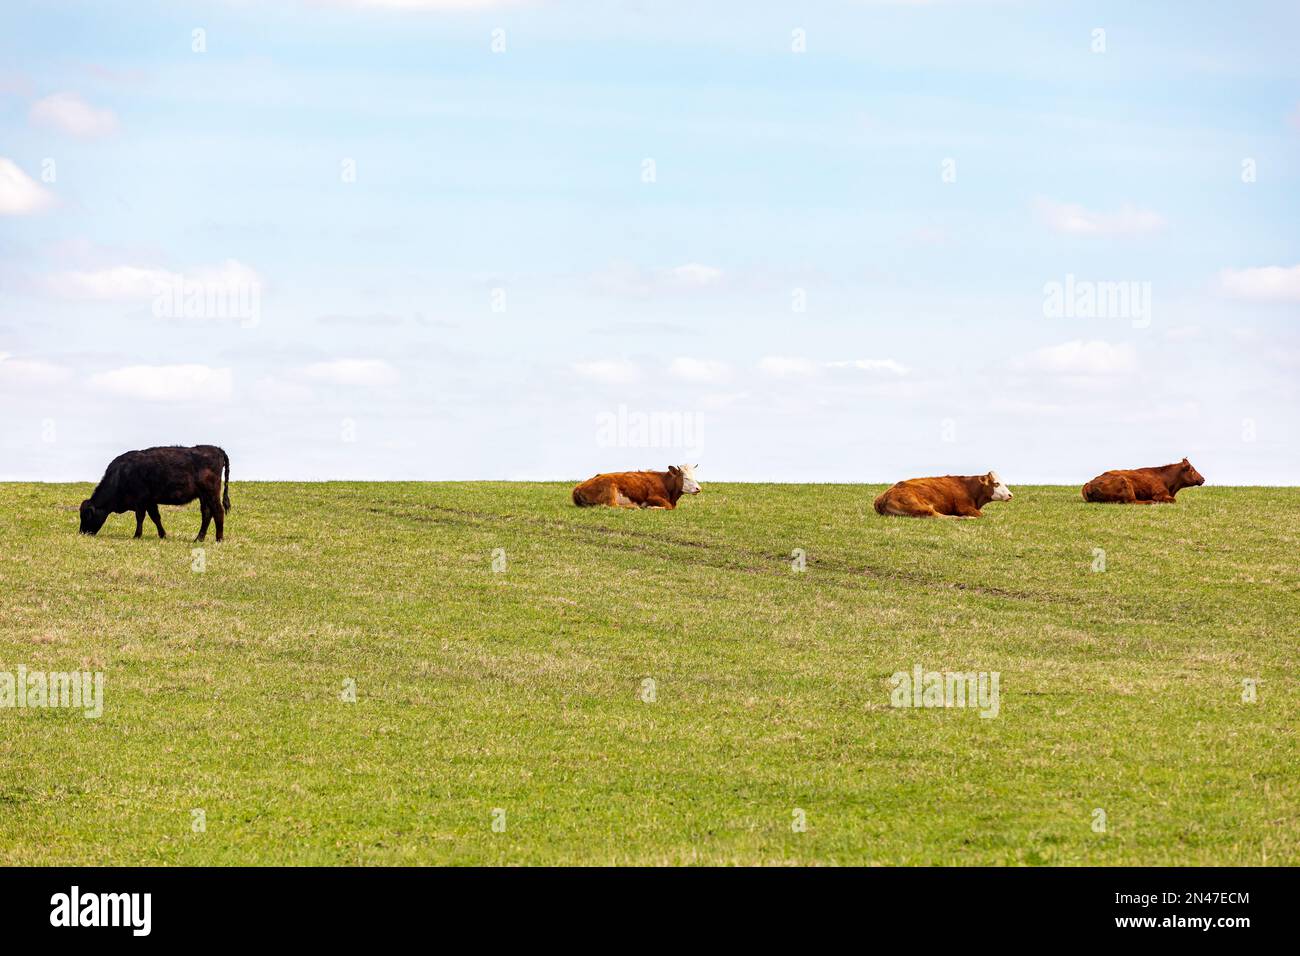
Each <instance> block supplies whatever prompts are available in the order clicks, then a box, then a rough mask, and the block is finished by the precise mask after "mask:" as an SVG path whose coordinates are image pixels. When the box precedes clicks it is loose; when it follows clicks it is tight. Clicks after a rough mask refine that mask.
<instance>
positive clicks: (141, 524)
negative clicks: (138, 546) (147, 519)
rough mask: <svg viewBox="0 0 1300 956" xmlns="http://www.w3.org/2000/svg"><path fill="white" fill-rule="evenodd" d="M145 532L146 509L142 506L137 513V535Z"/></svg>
mask: <svg viewBox="0 0 1300 956" xmlns="http://www.w3.org/2000/svg"><path fill="white" fill-rule="evenodd" d="M143 534H144V509H143V508H141V509H139V510H138V511H136V513H135V536H136V537H137V538H138V537H140V536H141V535H143Z"/></svg>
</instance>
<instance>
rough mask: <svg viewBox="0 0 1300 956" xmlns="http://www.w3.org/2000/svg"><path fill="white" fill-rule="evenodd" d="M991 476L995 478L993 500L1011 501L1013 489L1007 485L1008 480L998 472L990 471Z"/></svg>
mask: <svg viewBox="0 0 1300 956" xmlns="http://www.w3.org/2000/svg"><path fill="white" fill-rule="evenodd" d="M989 478H991V479H992V480H993V500H994V501H1010V500H1011V498H1012V495H1011V489H1010V488H1008V487H1007V486H1006V482H1004V481H1003V480H1002V479H1001V478H999V477H998V473H997V472H996V471H990V472H989Z"/></svg>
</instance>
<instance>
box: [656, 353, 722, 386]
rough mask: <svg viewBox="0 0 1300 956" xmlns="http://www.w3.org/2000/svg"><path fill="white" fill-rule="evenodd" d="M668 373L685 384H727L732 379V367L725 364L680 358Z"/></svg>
mask: <svg viewBox="0 0 1300 956" xmlns="http://www.w3.org/2000/svg"><path fill="white" fill-rule="evenodd" d="M668 372H669V374H670V375H672V376H674V377H675V378H680V379H681V380H682V381H685V382H707V383H717V382H725V381H727V380H728V379H729V378H731V367H730V366H728V365H727V363H725V362H717V361H714V360H712V359H697V358H688V357H686V356H679V357H678V358H675V359H673V361H672V364H671V365H669V366H668Z"/></svg>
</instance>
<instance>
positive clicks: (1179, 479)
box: [1083, 458, 1205, 505]
mask: <svg viewBox="0 0 1300 956" xmlns="http://www.w3.org/2000/svg"><path fill="white" fill-rule="evenodd" d="M1203 484H1205V479H1204V478H1202V477H1201V473H1200V472H1199V471H1197V470H1196V469H1195V468H1193V467H1192V463H1191V462H1190V461H1188V460H1187V459H1186V458H1184V459H1183V460H1182V461H1180V462H1178V463H1177V464H1173V465H1162V466H1160V467H1159V468H1134V469H1132V470H1130V471H1108V472H1105V473H1103V474H1100V475H1098V476H1097V477H1096V478H1094V479H1092V481H1090V482H1088V483H1087V484H1086V485H1084V486H1083V500H1084V501H1093V502H1106V503H1112V504H1125V505H1172V504H1173V503H1174V495H1176V494H1178V492H1180V491H1182V490H1183V489H1184V488H1191V487H1194V486H1195V485H1203Z"/></svg>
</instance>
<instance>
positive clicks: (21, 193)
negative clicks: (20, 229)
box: [0, 156, 54, 216]
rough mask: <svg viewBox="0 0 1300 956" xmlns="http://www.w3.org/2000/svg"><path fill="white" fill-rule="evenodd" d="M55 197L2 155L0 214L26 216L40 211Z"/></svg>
mask: <svg viewBox="0 0 1300 956" xmlns="http://www.w3.org/2000/svg"><path fill="white" fill-rule="evenodd" d="M53 202H54V197H53V196H52V195H51V194H50V193H49V192H48V191H47V190H46V189H45V188H44V187H43V186H41V184H40V183H38V182H37V181H36V180H34V179H32V178H31V177H30V176H28V175H27V174H26V173H25V172H23V171H22V170H21V169H19V168H18V164H17V163H15V162H14V161H13V160H12V159H9V158H8V157H6V156H0V216H25V215H27V214H28V213H32V212H39V211H40V210H42V209H45V208H46V207H47V206H49V205H51V204H52V203H53Z"/></svg>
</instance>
